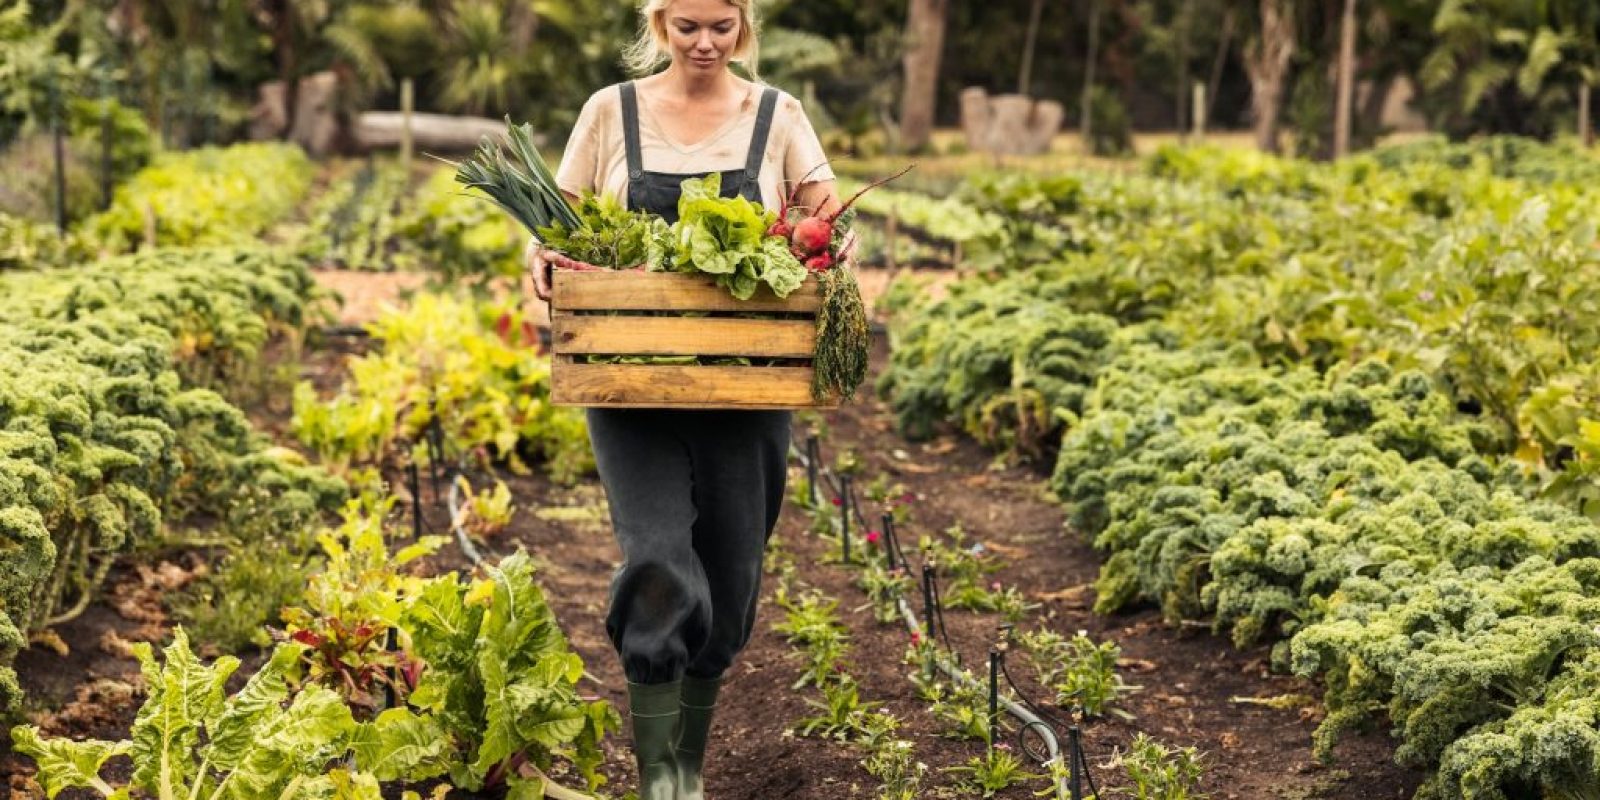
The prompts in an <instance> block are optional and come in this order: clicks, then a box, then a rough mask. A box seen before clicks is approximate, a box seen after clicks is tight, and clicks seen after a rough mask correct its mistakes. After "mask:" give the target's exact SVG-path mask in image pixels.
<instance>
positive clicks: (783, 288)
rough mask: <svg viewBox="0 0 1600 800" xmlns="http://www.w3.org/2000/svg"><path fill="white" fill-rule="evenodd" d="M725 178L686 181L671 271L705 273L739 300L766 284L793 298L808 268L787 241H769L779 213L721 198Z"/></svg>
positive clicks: (675, 229)
mask: <svg viewBox="0 0 1600 800" xmlns="http://www.w3.org/2000/svg"><path fill="white" fill-rule="evenodd" d="M721 191H722V173H720V172H713V173H711V174H709V175H707V176H706V177H704V178H701V179H691V180H686V181H684V184H683V194H682V195H680V196H679V199H678V221H677V222H676V223H675V224H674V225H673V226H672V253H671V258H670V261H669V263H668V264H667V265H664V267H665V268H667V269H670V270H671V271H674V272H702V273H706V274H709V275H713V276H715V277H716V281H717V285H718V286H721V287H723V288H725V289H727V290H728V291H729V292H731V293H732V294H733V296H734V297H736V298H738V299H740V300H748V299H750V297H751V296H752V295H754V294H755V291H756V289H757V288H758V287H760V286H761V285H763V284H765V285H766V286H767V287H769V288H770V289H771V290H772V292H773V294H776V295H777V296H779V297H788V296H789V294H790V293H791V292H793V291H794V290H795V289H798V288H800V284H801V283H803V282H804V281H805V278H806V268H805V267H803V266H801V264H800V261H799V259H797V258H795V257H794V254H792V253H790V252H789V245H788V242H786V241H785V240H784V239H783V238H782V237H779V236H768V235H767V229H768V228H771V227H772V223H773V222H774V221H775V220H776V219H777V212H775V211H769V210H765V209H763V208H762V207H761V206H760V204H757V203H752V202H750V201H749V200H748V199H745V198H743V197H735V198H733V199H731V200H730V199H727V198H724V197H722V196H721Z"/></svg>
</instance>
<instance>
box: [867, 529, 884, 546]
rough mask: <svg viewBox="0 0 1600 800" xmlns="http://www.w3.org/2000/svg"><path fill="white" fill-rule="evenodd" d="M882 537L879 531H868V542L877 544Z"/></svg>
mask: <svg viewBox="0 0 1600 800" xmlns="http://www.w3.org/2000/svg"><path fill="white" fill-rule="evenodd" d="M880 538H882V537H881V536H879V535H878V532H877V531H867V544H877V543H878V539H880Z"/></svg>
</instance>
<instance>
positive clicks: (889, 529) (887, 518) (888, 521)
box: [878, 511, 898, 571]
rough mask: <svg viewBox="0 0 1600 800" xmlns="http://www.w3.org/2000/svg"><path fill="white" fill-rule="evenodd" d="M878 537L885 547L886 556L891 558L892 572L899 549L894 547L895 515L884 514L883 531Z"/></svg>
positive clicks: (890, 566) (890, 567)
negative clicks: (896, 552)
mask: <svg viewBox="0 0 1600 800" xmlns="http://www.w3.org/2000/svg"><path fill="white" fill-rule="evenodd" d="M878 535H879V537H880V538H879V539H878V542H879V543H880V544H881V545H882V546H883V552H884V555H886V556H888V557H889V569H890V570H891V571H892V570H893V569H894V568H895V564H896V561H895V550H896V549H898V548H896V547H895V546H894V515H893V514H890V513H889V512H887V511H885V512H883V530H882V531H880V532H879V534H878Z"/></svg>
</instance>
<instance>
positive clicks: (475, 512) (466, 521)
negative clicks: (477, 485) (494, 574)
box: [456, 475, 516, 539]
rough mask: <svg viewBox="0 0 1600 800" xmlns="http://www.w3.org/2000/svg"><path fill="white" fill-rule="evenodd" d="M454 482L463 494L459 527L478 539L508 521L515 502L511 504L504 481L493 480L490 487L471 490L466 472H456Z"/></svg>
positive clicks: (498, 530) (491, 533) (493, 533)
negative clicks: (464, 473) (479, 490)
mask: <svg viewBox="0 0 1600 800" xmlns="http://www.w3.org/2000/svg"><path fill="white" fill-rule="evenodd" d="M456 485H457V486H458V487H460V489H461V495H462V497H464V498H465V502H464V503H463V504H462V507H461V517H460V518H459V519H458V520H457V524H459V525H460V526H461V529H462V530H464V531H466V532H467V533H469V534H471V535H473V536H476V537H477V538H479V539H487V538H489V537H491V536H494V535H495V534H497V533H499V532H501V531H503V530H505V529H506V526H507V525H510V524H511V517H512V515H513V514H515V513H516V506H514V505H512V502H511V490H510V489H509V488H507V487H506V484H505V481H501V480H496V481H495V482H494V487H493V488H492V489H489V490H488V491H484V492H474V491H473V489H472V484H471V483H469V482H468V481H467V478H466V476H465V475H458V476H456Z"/></svg>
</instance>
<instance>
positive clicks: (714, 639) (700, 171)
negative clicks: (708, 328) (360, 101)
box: [527, 0, 839, 800]
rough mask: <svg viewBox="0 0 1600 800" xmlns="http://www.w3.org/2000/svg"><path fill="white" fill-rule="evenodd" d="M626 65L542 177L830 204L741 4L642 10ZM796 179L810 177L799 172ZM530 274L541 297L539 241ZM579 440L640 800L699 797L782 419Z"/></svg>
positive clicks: (567, 188) (668, 415) (770, 495)
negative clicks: (761, 63)
mask: <svg viewBox="0 0 1600 800" xmlns="http://www.w3.org/2000/svg"><path fill="white" fill-rule="evenodd" d="M641 13H642V15H643V19H642V21H641V22H642V24H641V34H640V38H639V41H638V42H636V43H635V44H634V46H633V47H632V48H631V49H630V51H629V59H628V60H629V66H630V67H632V68H633V69H634V72H635V74H644V73H647V72H650V71H652V70H653V69H655V68H656V67H658V66H659V65H660V64H661V63H662V62H670V63H669V64H668V66H667V68H666V69H665V70H662V71H660V72H658V73H655V74H653V75H649V76H648V77H645V78H642V79H640V80H638V81H634V82H631V83H625V84H620V85H618V86H611V87H607V88H606V89H602V90H601V91H599V92H596V93H595V94H594V95H593V96H592V97H590V98H589V101H588V102H587V103H585V104H584V107H583V112H582V113H581V114H580V115H579V117H578V123H577V125H576V127H575V128H574V129H573V132H572V136H571V138H570V139H569V140H568V142H567V149H566V151H565V153H564V155H563V158H562V160H561V166H560V168H559V169H558V170H557V174H556V183H557V185H558V186H559V187H560V188H561V189H562V191H564V192H566V193H567V194H568V196H569V197H570V198H571V199H573V200H574V201H575V200H577V198H578V196H579V195H580V194H581V193H582V192H585V191H594V192H597V193H608V194H611V195H613V196H616V197H618V198H621V199H625V200H626V202H627V205H628V206H629V207H630V208H634V209H643V210H647V211H651V212H654V213H656V214H660V215H661V216H663V217H665V218H666V219H667V220H668V221H673V220H676V219H677V216H678V214H677V206H678V196H679V193H680V189H679V184H680V183H681V182H682V181H683V180H684V179H685V178H689V177H696V176H700V175H705V174H708V173H710V172H713V171H720V172H721V173H722V194H723V196H724V197H734V196H740V195H742V196H744V197H746V198H749V199H751V200H753V201H756V202H759V203H761V204H763V205H764V206H767V207H769V208H776V207H778V205H779V204H780V203H781V202H782V200H783V193H784V192H785V191H786V190H787V189H788V188H789V187H790V186H792V185H793V184H795V183H797V182H800V181H802V180H804V181H805V182H804V183H802V184H800V185H799V186H798V189H797V196H798V200H799V205H801V206H803V207H805V208H818V207H820V208H821V209H822V210H824V211H831V210H832V209H834V208H837V206H838V202H839V201H838V198H837V196H836V193H835V189H834V181H833V177H834V176H833V173H832V171H831V170H830V169H829V167H828V166H827V158H826V156H825V154H824V153H823V151H822V146H821V144H820V143H819V142H818V140H817V135H816V132H815V131H814V130H813V129H812V126H811V123H810V121H809V120H808V119H807V118H806V115H805V110H804V109H803V108H802V107H801V105H800V103H799V102H798V101H796V100H795V99H794V98H793V97H791V96H788V95H786V94H783V93H782V92H779V91H778V90H776V89H772V88H770V87H763V86H761V85H760V84H756V83H752V82H750V81H746V80H743V79H741V78H739V77H738V76H737V75H735V74H734V73H733V72H731V71H730V70H729V64H730V62H733V61H739V62H742V63H743V64H744V65H745V66H746V68H747V70H748V71H749V72H750V73H752V74H754V71H755V70H754V65H755V62H756V49H757V45H756V25H755V19H754V11H753V9H752V0H645V2H643V4H642V8H641ZM808 176H809V177H808ZM527 261H528V267H529V269H530V271H531V272H532V273H533V277H534V284H535V291H536V292H537V293H538V295H539V297H540V298H541V299H545V300H548V299H549V297H550V283H549V276H548V271H547V267H546V262H545V260H544V257H543V254H542V252H541V251H540V248H539V246H538V243H537V242H530V243H529V248H528V255H527ZM588 421H589V438H590V442H591V443H592V444H593V446H594V452H595V459H596V461H597V463H598V465H599V470H600V479H601V481H602V482H603V483H604V484H605V488H606V496H607V499H608V500H609V501H610V504H611V518H612V523H613V527H614V529H615V532H616V536H617V541H618V543H619V544H620V545H621V548H622V552H623V564H622V567H621V568H620V569H619V570H618V571H617V573H616V574H615V575H614V576H613V578H612V582H611V592H610V609H609V611H608V612H607V615H606V631H607V633H608V634H609V635H610V637H611V641H612V644H613V645H614V646H615V647H616V649H617V652H618V654H619V655H620V657H621V659H622V666H623V671H624V673H626V675H627V678H628V707H629V711H630V713H631V716H632V720H633V739H634V755H635V758H636V760H637V763H638V767H639V797H640V800H673V799H674V798H677V799H678V800H688V799H689V798H693V800H702V798H704V796H705V795H704V789H703V783H702V779H701V774H702V770H703V766H704V755H705V748H706V741H707V738H708V732H709V729H710V725H711V716H712V712H713V710H714V707H715V705H716V699H717V693H718V688H719V687H720V685H721V682H722V676H723V673H724V672H725V671H726V670H727V669H728V667H729V665H730V664H731V663H732V662H733V658H734V656H735V655H736V654H737V653H738V652H739V651H740V650H741V649H743V648H744V646H745V644H746V642H748V641H749V638H750V632H751V629H752V627H753V625H754V623H755V616H756V600H757V597H758V595H759V592H760V579H761V562H762V554H763V551H764V549H765V546H766V542H767V539H768V537H769V536H770V535H771V533H772V527H773V525H774V523H775V522H776V521H777V518H778V510H779V507H780V505H781V504H782V502H783V495H784V482H785V477H786V472H785V468H786V464H785V462H786V455H787V452H788V448H789V429H790V414H789V412H786V411H721V410H716V411H682V410H666V409H594V408H591V409H589V410H588Z"/></svg>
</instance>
